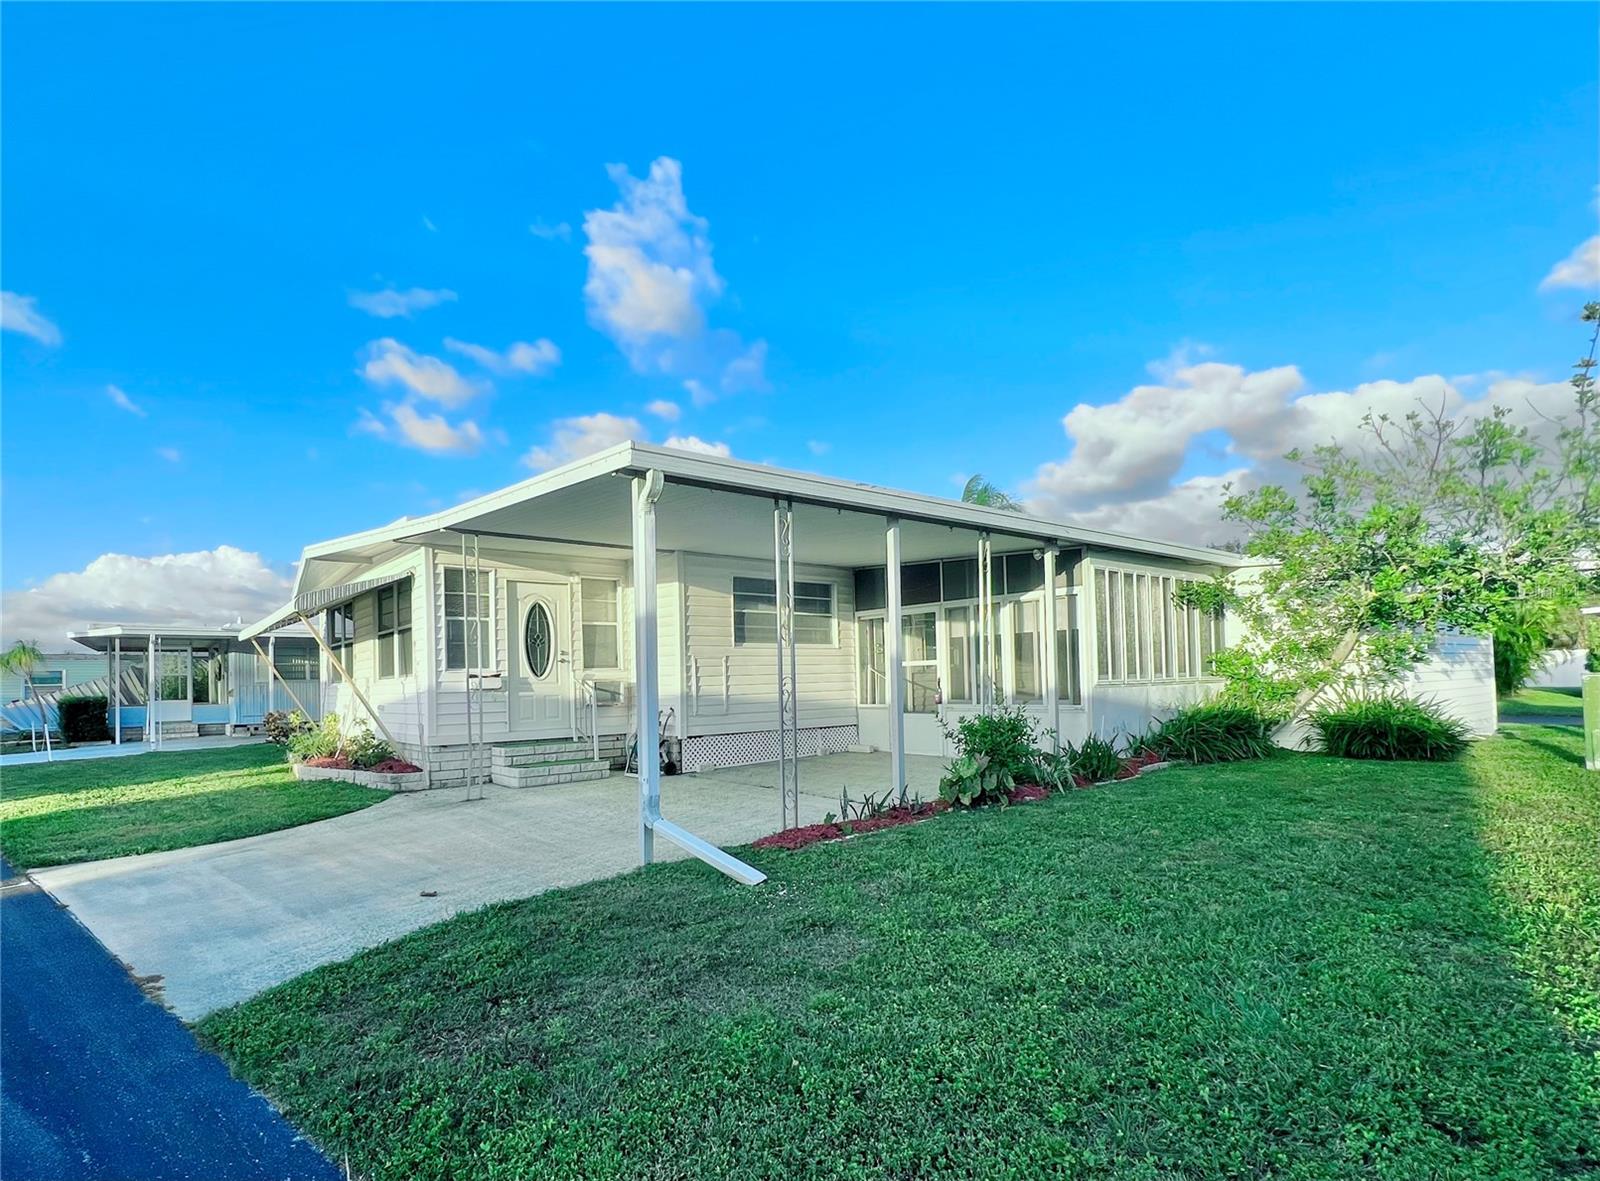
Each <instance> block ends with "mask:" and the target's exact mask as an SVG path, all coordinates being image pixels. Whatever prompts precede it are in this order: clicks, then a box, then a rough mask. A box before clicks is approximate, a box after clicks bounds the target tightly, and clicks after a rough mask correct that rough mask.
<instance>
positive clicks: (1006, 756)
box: [945, 709, 1039, 780]
mask: <svg viewBox="0 0 1600 1181" xmlns="http://www.w3.org/2000/svg"><path fill="white" fill-rule="evenodd" d="M945 735H946V736H947V737H948V738H949V739H950V740H951V741H952V742H953V743H955V748H956V752H957V753H958V754H960V755H963V756H971V757H974V758H976V757H978V756H980V755H981V756H983V757H984V758H986V759H987V760H988V765H989V766H992V767H993V769H994V770H995V771H1004V772H1005V773H1006V774H1008V775H1010V776H1011V777H1012V779H1014V780H1015V779H1021V778H1025V777H1026V776H1027V775H1028V774H1029V772H1030V771H1031V770H1032V768H1033V767H1034V765H1035V763H1037V761H1038V758H1039V742H1038V735H1037V733H1036V732H1035V730H1034V725H1033V719H1032V718H1030V717H1028V715H1027V714H1025V713H1024V712H1023V711H1022V710H1020V709H997V710H994V711H993V712H992V713H987V714H970V715H968V716H967V717H964V718H962V719H961V720H960V721H958V722H957V723H956V725H955V728H954V729H951V728H949V727H946V728H945Z"/></svg>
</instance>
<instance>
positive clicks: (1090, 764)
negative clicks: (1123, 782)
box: [1070, 734, 1122, 783]
mask: <svg viewBox="0 0 1600 1181" xmlns="http://www.w3.org/2000/svg"><path fill="white" fill-rule="evenodd" d="M1070 758H1071V760H1072V773H1073V774H1074V775H1076V776H1078V777H1079V778H1081V779H1086V780H1088V781H1089V782H1090V783H1104V782H1105V781H1106V780H1108V779H1114V778H1116V775H1117V772H1118V771H1120V770H1122V756H1121V755H1120V754H1118V753H1117V744H1116V743H1114V742H1112V741H1111V740H1110V739H1108V738H1101V737H1099V736H1098V735H1095V734H1091V735H1090V736H1089V737H1088V738H1085V739H1084V740H1083V745H1082V746H1078V747H1074V748H1073V749H1072V752H1071V755H1070Z"/></svg>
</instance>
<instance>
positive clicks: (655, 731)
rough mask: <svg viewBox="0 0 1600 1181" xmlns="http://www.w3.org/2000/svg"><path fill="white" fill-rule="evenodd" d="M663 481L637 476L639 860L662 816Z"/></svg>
mask: <svg viewBox="0 0 1600 1181" xmlns="http://www.w3.org/2000/svg"><path fill="white" fill-rule="evenodd" d="M661 487H662V479H661V473H660V472H658V471H649V472H646V473H645V474H644V475H642V476H635V477H634V480H633V700H634V708H636V709H637V710H638V711H639V723H638V725H637V726H635V727H634V731H635V733H636V734H637V735H638V738H637V741H638V746H637V747H636V752H637V753H636V757H637V762H638V767H639V860H640V861H641V862H642V863H643V864H645V865H649V864H650V863H651V862H652V861H653V860H655V853H656V850H655V841H656V838H655V825H656V821H658V820H660V819H661V712H660V710H661V684H660V680H659V677H658V675H657V672H658V668H659V660H660V653H659V649H658V641H657V626H656V622H657V612H656V501H658V500H659V499H661Z"/></svg>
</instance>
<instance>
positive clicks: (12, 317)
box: [0, 291, 61, 348]
mask: <svg viewBox="0 0 1600 1181" xmlns="http://www.w3.org/2000/svg"><path fill="white" fill-rule="evenodd" d="M0 330H3V331H6V332H20V333H22V335H24V336H31V337H33V339H34V340H36V341H38V342H39V343H40V344H43V345H49V346H51V347H52V348H53V347H55V346H56V345H58V344H60V343H61V329H59V328H57V327H56V326H55V324H53V323H52V322H51V321H50V320H48V319H46V318H45V317H44V316H43V315H42V314H41V313H40V311H39V301H38V300H37V299H35V298H34V297H33V296H31V295H18V294H17V293H16V292H15V291H0Z"/></svg>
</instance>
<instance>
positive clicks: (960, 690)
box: [945, 607, 976, 703]
mask: <svg viewBox="0 0 1600 1181" xmlns="http://www.w3.org/2000/svg"><path fill="white" fill-rule="evenodd" d="M945 620H946V622H947V627H948V630H949V633H950V651H949V654H948V655H947V656H946V658H945V659H946V663H948V664H949V666H950V687H949V691H948V692H947V693H946V694H945V700H947V701H953V702H959V703H966V702H970V701H972V669H973V658H972V645H973V640H974V637H975V636H976V633H975V632H974V631H973V627H972V608H971V607H949V608H946V610H945Z"/></svg>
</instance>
